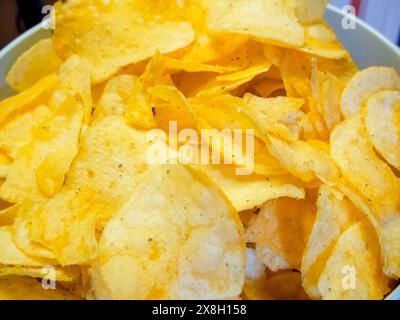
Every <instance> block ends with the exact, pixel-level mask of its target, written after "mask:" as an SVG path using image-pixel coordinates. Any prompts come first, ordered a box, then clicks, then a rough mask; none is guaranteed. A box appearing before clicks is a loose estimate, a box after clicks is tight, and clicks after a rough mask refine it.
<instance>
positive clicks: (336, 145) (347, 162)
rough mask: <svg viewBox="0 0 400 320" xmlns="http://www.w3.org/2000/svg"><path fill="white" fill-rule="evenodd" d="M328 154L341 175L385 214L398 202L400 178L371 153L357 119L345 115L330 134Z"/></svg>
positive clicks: (394, 208)
mask: <svg viewBox="0 0 400 320" xmlns="http://www.w3.org/2000/svg"><path fill="white" fill-rule="evenodd" d="M330 142H331V151H330V152H331V156H332V159H333V160H334V161H335V162H336V163H337V165H338V166H339V167H340V169H341V171H342V173H343V175H344V177H346V178H347V179H348V181H349V182H350V183H351V184H352V185H353V186H354V187H356V188H357V189H358V190H359V191H360V192H361V194H362V195H364V196H365V197H366V198H367V199H368V201H370V202H371V203H372V204H373V206H375V207H376V209H377V210H378V211H379V216H381V217H385V216H387V215H390V214H392V213H393V210H397V208H398V207H399V203H400V180H399V179H398V178H397V177H396V176H395V174H394V173H393V171H392V170H391V169H390V167H389V166H388V165H387V164H386V163H385V162H384V161H382V160H381V159H379V158H378V157H377V156H376V154H375V153H374V150H373V147H372V144H371V143H370V142H369V140H368V139H367V133H366V132H365V129H364V128H363V127H362V124H361V122H360V120H358V119H357V118H348V119H347V120H346V121H344V122H343V123H341V124H340V125H338V126H336V128H335V129H334V130H333V132H332V134H331V141H330Z"/></svg>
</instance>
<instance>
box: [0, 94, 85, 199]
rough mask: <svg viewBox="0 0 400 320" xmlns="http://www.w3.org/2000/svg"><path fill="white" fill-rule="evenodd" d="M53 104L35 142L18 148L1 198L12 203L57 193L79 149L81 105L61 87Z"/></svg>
mask: <svg viewBox="0 0 400 320" xmlns="http://www.w3.org/2000/svg"><path fill="white" fill-rule="evenodd" d="M50 103H51V104H53V106H52V107H51V108H54V109H55V113H54V114H53V115H52V116H51V118H50V119H48V120H47V121H46V122H44V123H42V124H41V125H40V127H38V128H37V129H36V130H35V132H34V133H33V139H32V141H31V142H30V143H28V144H26V145H25V146H24V147H23V148H21V149H20V150H19V152H18V157H17V159H16V161H14V162H13V163H12V165H11V166H10V168H9V171H8V174H7V179H6V181H5V183H4V184H3V185H2V186H1V188H0V197H1V198H3V199H5V200H7V201H9V202H17V201H23V200H25V199H33V198H43V197H46V196H48V197H50V196H52V195H54V194H55V193H56V192H57V191H58V190H60V188H61V186H62V184H63V182H64V178H65V174H66V172H67V171H68V169H69V166H70V164H71V162H72V160H73V158H74V157H75V155H76V153H77V152H78V139H79V135H80V130H81V126H82V118H83V108H82V105H81V104H80V103H79V102H78V101H76V99H74V98H73V97H71V96H69V95H67V94H66V93H65V92H64V91H62V90H56V91H55V92H54V94H53V96H52V100H51V102H50ZM21 172H24V179H21Z"/></svg>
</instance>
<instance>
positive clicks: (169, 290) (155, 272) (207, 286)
mask: <svg viewBox="0 0 400 320" xmlns="http://www.w3.org/2000/svg"><path fill="white" fill-rule="evenodd" d="M244 245H245V243H244V238H243V231H242V227H241V224H240V220H239V218H238V216H237V213H236V212H235V210H234V209H233V208H232V207H231V206H230V204H229V202H227V201H226V200H225V198H224V197H223V196H221V194H220V192H219V191H218V190H217V189H216V188H215V187H213V186H212V184H210V181H209V180H208V179H207V178H205V177H204V176H201V175H199V174H198V173H197V174H196V173H192V172H190V171H188V170H187V169H185V168H183V167H181V166H173V165H172V166H171V165H167V166H160V167H158V168H157V169H155V170H154V171H152V172H151V173H149V175H147V176H146V177H145V178H144V179H143V183H142V184H141V185H140V186H139V187H138V189H136V191H135V192H133V194H132V198H131V200H130V201H129V202H128V203H127V204H126V206H125V207H124V208H122V209H121V210H120V211H119V212H118V214H117V215H116V216H115V218H114V219H113V220H111V221H110V222H109V223H108V225H107V226H106V228H105V230H104V233H103V235H102V237H101V239H100V245H99V258H98V261H97V263H96V268H94V269H93V270H92V274H91V276H92V279H93V285H94V295H95V297H96V298H103V299H104V298H106V299H108V298H113V299H144V298H148V299H165V298H170V299H171V298H175V299H189V298H198V299H199V298H202V299H211V298H230V297H235V296H238V295H239V294H240V292H241V290H242V286H243V283H244V268H245V246H244ZM221 248H224V250H221ZM165 270H168V272H165Z"/></svg>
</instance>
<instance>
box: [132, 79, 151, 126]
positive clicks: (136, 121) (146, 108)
mask: <svg viewBox="0 0 400 320" xmlns="http://www.w3.org/2000/svg"><path fill="white" fill-rule="evenodd" d="M144 90H145V89H144V88H143V85H142V83H141V82H140V80H139V79H134V85H133V88H132V91H131V96H130V98H129V99H128V102H127V105H126V112H125V119H126V120H127V122H128V123H129V124H131V125H133V126H134V127H136V128H138V129H153V128H155V127H156V126H157V124H156V122H155V120H154V117H153V111H152V108H153V106H152V104H151V101H150V100H149V98H148V97H147V96H146V95H145V91H144Z"/></svg>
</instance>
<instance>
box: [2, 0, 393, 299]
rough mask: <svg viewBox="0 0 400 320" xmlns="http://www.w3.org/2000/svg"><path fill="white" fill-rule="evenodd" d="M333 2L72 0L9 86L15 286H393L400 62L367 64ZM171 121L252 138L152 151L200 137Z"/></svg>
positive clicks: (327, 290)
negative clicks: (333, 23) (182, 151)
mask: <svg viewBox="0 0 400 320" xmlns="http://www.w3.org/2000/svg"><path fill="white" fill-rule="evenodd" d="M327 2H328V1H327V0H315V1H307V0H251V1H249V0H148V1H141V0H125V1H117V0H107V1H106V0H67V1H60V2H58V3H57V4H56V7H55V26H56V28H55V30H54V32H53V36H52V38H51V39H45V40H42V41H39V42H38V43H37V44H35V45H34V46H33V47H32V48H30V49H29V50H28V51H27V52H25V53H24V54H23V55H22V56H20V57H19V58H18V59H17V61H16V62H15V64H14V66H13V67H12V68H11V70H10V71H9V74H8V76H7V82H8V83H9V85H10V86H11V87H12V88H14V89H15V91H16V92H17V94H16V95H14V96H12V97H10V98H7V99H5V100H3V101H1V102H0V177H1V180H0V181H1V184H0V198H1V203H0V206H1V211H0V242H1V248H0V299H232V298H236V299H237V298H242V299H382V298H384V297H385V296H386V294H388V293H389V292H390V291H391V290H393V288H394V286H395V285H396V281H397V280H396V279H399V278H400V78H399V76H398V75H397V74H396V72H395V71H394V70H393V69H390V68H384V67H372V68H369V69H367V70H364V71H360V72H359V71H358V70H357V67H356V66H355V64H354V63H353V61H352V60H351V57H350V55H349V53H348V52H347V51H346V50H344V49H343V47H342V46H341V45H340V43H339V42H338V40H337V38H336V35H335V33H334V32H333V31H332V30H331V28H330V27H329V26H328V25H327V23H326V22H325V21H324V20H323V18H322V16H323V13H324V10H325V7H326V5H327ZM360 50H364V49H363V48H360ZM171 122H174V123H176V124H177V129H178V130H179V132H184V130H185V129H191V130H195V131H197V132H200V131H201V130H202V129H212V130H211V131H212V132H213V133H214V138H216V139H214V141H217V142H218V141H221V138H222V135H223V134H222V132H223V130H224V129H229V130H239V129H241V130H243V131H244V130H248V129H251V130H253V132H254V136H253V138H254V139H253V140H254V141H253V142H254V154H252V155H251V159H249V158H248V155H247V154H245V155H243V152H241V151H243V150H241V149H240V147H239V149H240V150H238V148H237V146H232V145H231V146H230V145H227V144H221V143H212V144H211V143H210V144H209V145H208V147H209V148H210V150H211V151H212V153H213V154H215V153H216V154H220V155H221V158H222V160H224V161H222V160H221V162H220V163H210V164H203V163H191V162H189V163H184V164H182V163H178V164H168V163H167V164H160V163H157V162H155V163H150V162H149V161H148V157H147V152H146V150H148V148H149V147H150V146H152V145H154V142H155V141H157V143H159V146H161V147H164V148H165V149H168V150H170V149H174V147H173V146H174V145H175V146H176V145H178V146H182V145H184V144H185V142H186V140H185V139H186V138H182V139H181V138H179V139H178V141H177V142H176V141H175V143H172V142H173V140H176V139H177V137H176V136H171V135H170V130H169V128H170V123H171ZM152 129H158V130H152ZM213 129H214V130H213ZM150 130H151V131H150ZM149 132H152V138H151V139H149V134H148V133H149ZM165 136H167V139H165ZM172 151H174V150H172ZM175 151H176V150H175ZM227 157H228V158H229V159H226V158H227ZM227 160H229V161H227ZM252 162H253V166H252V172H251V174H247V175H238V174H237V169H248V166H249V164H250V163H252Z"/></svg>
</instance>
